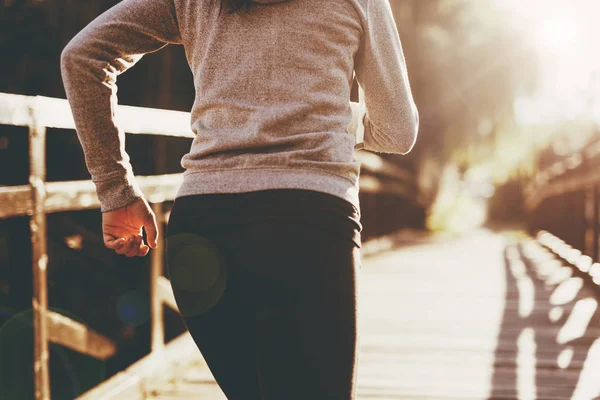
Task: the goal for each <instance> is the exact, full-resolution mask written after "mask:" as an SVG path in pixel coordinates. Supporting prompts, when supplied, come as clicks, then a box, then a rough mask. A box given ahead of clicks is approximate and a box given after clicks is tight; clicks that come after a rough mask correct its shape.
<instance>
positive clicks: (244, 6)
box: [221, 0, 254, 14]
mask: <svg viewBox="0 0 600 400" xmlns="http://www.w3.org/2000/svg"><path fill="white" fill-rule="evenodd" d="M253 3H254V2H253V1H252V0H221V10H226V11H227V12H228V13H229V14H233V13H235V12H238V11H248V9H249V8H250V6H251V5H252V4H253Z"/></svg>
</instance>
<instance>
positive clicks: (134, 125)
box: [0, 93, 194, 138]
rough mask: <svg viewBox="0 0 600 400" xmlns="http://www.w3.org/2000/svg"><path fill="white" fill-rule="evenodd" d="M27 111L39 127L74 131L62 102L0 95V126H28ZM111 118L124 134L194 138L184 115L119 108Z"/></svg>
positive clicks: (34, 97)
mask: <svg viewBox="0 0 600 400" xmlns="http://www.w3.org/2000/svg"><path fill="white" fill-rule="evenodd" d="M31 110H35V112H36V117H37V118H36V123H37V124H38V125H40V126H45V127H48V128H60V129H75V122H74V120H73V115H72V113H71V108H70V106H69V103H68V102H67V100H66V99H57V98H52V97H44V96H22V95H16V94H10V93H0V124H4V125H15V126H30V125H31V124H32V123H33V121H32V118H31V115H30V114H31ZM115 115H116V118H117V121H118V124H119V126H120V127H121V128H122V129H123V130H124V131H125V132H127V133H131V134H146V135H162V136H176V137H188V138H193V137H194V134H193V132H192V131H191V128H190V114H189V113H187V112H181V111H172V110H163V109H157V108H145V107H134V106H124V105H119V106H118V107H117V110H116V111H115Z"/></svg>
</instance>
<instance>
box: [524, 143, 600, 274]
mask: <svg viewBox="0 0 600 400" xmlns="http://www.w3.org/2000/svg"><path fill="white" fill-rule="evenodd" d="M524 197H525V206H526V209H527V211H528V216H529V221H528V223H529V227H530V230H531V231H535V232H537V238H538V241H540V243H542V244H543V245H544V246H546V247H548V248H549V249H550V250H552V251H553V252H554V253H556V254H557V255H559V256H560V257H561V258H563V259H565V260H566V261H567V262H568V263H569V264H571V265H573V266H574V267H576V268H577V269H578V270H579V273H581V274H583V275H586V276H588V277H589V278H590V281H591V282H593V283H595V284H596V285H598V286H600V264H599V263H598V262H599V261H600V138H595V139H593V140H592V141H591V142H589V143H588V144H587V146H585V147H584V148H581V149H580V150H577V151H575V152H572V153H570V154H566V155H563V156H561V157H557V159H556V160H554V162H552V163H550V164H549V165H548V166H546V167H545V168H542V169H541V170H540V171H538V172H537V173H536V175H535V176H534V177H533V179H532V180H531V182H530V183H529V184H528V185H527V186H526V187H525V189H524Z"/></svg>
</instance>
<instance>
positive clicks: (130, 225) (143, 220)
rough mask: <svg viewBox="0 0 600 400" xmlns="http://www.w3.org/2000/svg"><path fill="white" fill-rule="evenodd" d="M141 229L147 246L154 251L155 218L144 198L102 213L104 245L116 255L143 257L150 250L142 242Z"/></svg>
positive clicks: (156, 231)
mask: <svg viewBox="0 0 600 400" xmlns="http://www.w3.org/2000/svg"><path fill="white" fill-rule="evenodd" d="M142 228H144V229H145V230H146V240H147V242H148V245H149V246H150V247H151V248H153V249H155V248H156V246H157V241H158V227H157V225H156V216H155V215H154V212H153V211H152V209H151V208H150V205H149V204H148V202H147V201H146V199H144V198H140V199H138V200H136V201H135V202H134V203H131V204H129V205H127V206H125V207H122V208H118V209H116V210H112V211H107V212H104V213H102V237H103V239H104V245H105V246H106V247H107V248H109V249H113V250H114V251H115V252H116V253H117V254H125V255H126V256H127V257H135V256H140V257H143V256H145V255H146V254H148V252H149V251H150V248H149V247H148V246H146V245H145V244H144V242H143V236H142Z"/></svg>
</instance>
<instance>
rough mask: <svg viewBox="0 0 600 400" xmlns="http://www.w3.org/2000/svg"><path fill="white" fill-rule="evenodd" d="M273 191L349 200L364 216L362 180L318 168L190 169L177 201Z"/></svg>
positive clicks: (187, 171) (186, 173)
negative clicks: (361, 191) (293, 191)
mask: <svg viewBox="0 0 600 400" xmlns="http://www.w3.org/2000/svg"><path fill="white" fill-rule="evenodd" d="M271 189H305V190H313V191H316V192H321V193H327V194H331V195H333V196H337V197H339V198H341V199H343V200H346V201H347V202H349V203H350V204H352V205H353V206H354V207H356V209H357V211H358V212H359V213H360V202H359V196H358V193H359V186H358V179H357V180H356V182H355V183H354V184H353V183H352V181H351V180H349V179H348V178H344V177H340V176H338V175H335V174H330V173H327V172H324V171H317V170H314V169H268V168H259V169H230V170H213V171H190V170H186V172H185V173H184V175H183V183H182V184H181V186H180V187H179V189H178V191H177V194H176V196H175V198H178V197H183V196H191V195H198V194H212V193H244V192H255V191H259V190H271Z"/></svg>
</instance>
